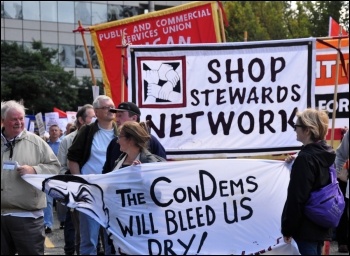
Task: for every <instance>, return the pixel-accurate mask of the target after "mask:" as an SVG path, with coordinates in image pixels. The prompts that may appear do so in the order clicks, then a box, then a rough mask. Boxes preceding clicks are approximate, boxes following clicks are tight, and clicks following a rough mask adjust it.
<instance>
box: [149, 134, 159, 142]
mask: <svg viewBox="0 0 350 256" xmlns="http://www.w3.org/2000/svg"><path fill="white" fill-rule="evenodd" d="M150 135H151V140H153V141H154V142H158V143H160V142H159V140H158V138H157V137H156V136H154V135H153V134H150Z"/></svg>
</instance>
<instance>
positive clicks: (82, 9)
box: [75, 2, 91, 26]
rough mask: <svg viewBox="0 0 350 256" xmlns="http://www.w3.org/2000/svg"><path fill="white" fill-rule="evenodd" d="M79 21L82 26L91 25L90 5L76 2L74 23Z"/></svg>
mask: <svg viewBox="0 0 350 256" xmlns="http://www.w3.org/2000/svg"><path fill="white" fill-rule="evenodd" d="M78 21H81V23H82V25H83V26H90V25H91V3H84V2H76V4H75V23H76V24H78Z"/></svg>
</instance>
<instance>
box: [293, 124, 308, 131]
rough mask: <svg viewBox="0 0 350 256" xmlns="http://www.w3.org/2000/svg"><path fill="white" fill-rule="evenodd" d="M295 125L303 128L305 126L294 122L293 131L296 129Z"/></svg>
mask: <svg viewBox="0 0 350 256" xmlns="http://www.w3.org/2000/svg"><path fill="white" fill-rule="evenodd" d="M297 127H301V128H305V127H306V126H305V125H302V124H295V125H294V131H295V130H296V129H297Z"/></svg>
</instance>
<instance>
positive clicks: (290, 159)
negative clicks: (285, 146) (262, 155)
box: [284, 155, 296, 164]
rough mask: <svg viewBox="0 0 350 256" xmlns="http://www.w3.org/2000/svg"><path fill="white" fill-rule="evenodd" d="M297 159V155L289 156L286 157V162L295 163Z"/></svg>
mask: <svg viewBox="0 0 350 256" xmlns="http://www.w3.org/2000/svg"><path fill="white" fill-rule="evenodd" d="M295 157H296V156H295V155H289V156H287V157H286V159H284V161H285V162H286V163H288V164H289V163H291V162H293V161H294V159H295Z"/></svg>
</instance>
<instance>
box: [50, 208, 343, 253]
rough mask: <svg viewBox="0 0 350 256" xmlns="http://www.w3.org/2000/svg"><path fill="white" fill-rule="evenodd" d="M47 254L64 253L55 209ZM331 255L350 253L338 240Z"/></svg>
mask: <svg viewBox="0 0 350 256" xmlns="http://www.w3.org/2000/svg"><path fill="white" fill-rule="evenodd" d="M45 255H64V238H63V229H60V227H59V221H58V220H57V214H56V212H55V211H54V227H53V229H52V233H51V234H46V239H45ZM329 255H349V253H340V252H338V245H337V242H336V241H332V242H331V243H330V248H329Z"/></svg>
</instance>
